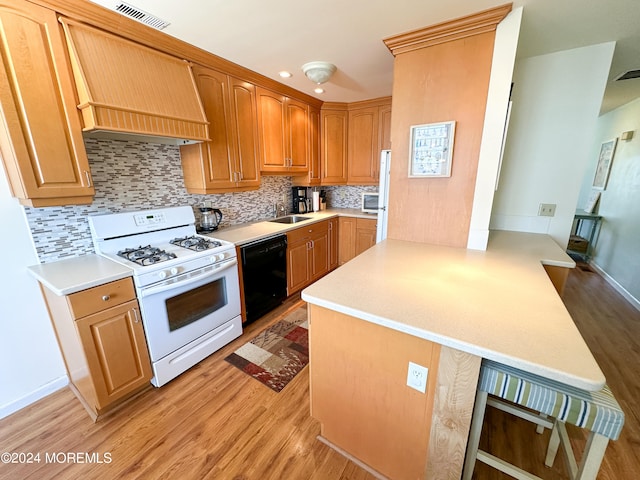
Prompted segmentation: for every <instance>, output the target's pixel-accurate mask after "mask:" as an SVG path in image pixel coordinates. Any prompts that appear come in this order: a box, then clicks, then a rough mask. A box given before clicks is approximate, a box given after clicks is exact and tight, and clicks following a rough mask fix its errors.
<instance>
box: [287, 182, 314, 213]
mask: <svg viewBox="0 0 640 480" xmlns="http://www.w3.org/2000/svg"><path fill="white" fill-rule="evenodd" d="M292 190H293V209H292V210H291V211H292V212H293V213H307V212H308V211H309V210H310V208H309V199H308V197H307V187H293V188H292Z"/></svg>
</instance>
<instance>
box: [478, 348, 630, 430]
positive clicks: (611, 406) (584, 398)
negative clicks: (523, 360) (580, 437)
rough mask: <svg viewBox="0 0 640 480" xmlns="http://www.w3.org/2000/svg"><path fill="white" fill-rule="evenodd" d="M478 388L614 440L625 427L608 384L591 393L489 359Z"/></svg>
mask: <svg viewBox="0 0 640 480" xmlns="http://www.w3.org/2000/svg"><path fill="white" fill-rule="evenodd" d="M478 389H479V390H481V391H484V392H487V393H489V394H491V395H494V396H496V397H500V398H504V399H505V400H509V401H511V402H514V403H517V404H518V405H522V406H525V407H527V408H530V409H532V410H535V411H537V412H540V413H544V414H546V415H549V416H551V417H554V418H557V419H558V420H560V421H562V422H565V423H571V424H573V425H577V426H579V427H582V428H585V429H588V430H591V431H593V432H595V433H599V434H600V435H603V436H605V437H607V438H610V439H611V440H617V439H618V437H619V436H620V431H621V430H622V425H623V424H624V412H623V411H622V410H621V409H620V405H618V402H617V401H616V399H615V398H614V396H613V394H612V393H611V390H609V387H608V386H606V385H605V387H604V388H603V389H602V390H600V391H598V392H588V391H585V390H580V389H579V388H574V387H571V386H569V385H565V384H563V383H560V382H556V381H553V380H549V379H547V378H543V377H539V376H537V375H533V374H531V373H527V372H524V371H522V370H518V369H516V368H513V367H508V366H506V365H502V364H500V363H496V362H493V361H490V360H486V359H485V360H483V361H482V368H481V369H480V381H479V386H478Z"/></svg>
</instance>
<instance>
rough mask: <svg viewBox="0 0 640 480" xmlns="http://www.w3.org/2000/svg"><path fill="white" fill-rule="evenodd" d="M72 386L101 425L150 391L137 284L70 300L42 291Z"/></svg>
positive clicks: (118, 284)
mask: <svg viewBox="0 0 640 480" xmlns="http://www.w3.org/2000/svg"><path fill="white" fill-rule="evenodd" d="M42 292H43V295H44V298H45V300H46V303H47V306H48V309H49V313H50V315H51V320H52V322H53V326H54V329H55V332H56V337H57V338H58V343H59V345H60V348H61V350H62V354H63V357H64V361H65V366H66V368H67V374H68V376H69V381H70V387H71V389H72V390H73V392H74V393H75V394H76V396H77V397H78V398H79V399H80V401H81V402H82V404H83V405H84V407H85V408H86V410H87V411H88V413H89V415H90V416H91V417H92V418H93V419H94V420H96V419H97V418H98V417H99V416H100V415H102V414H103V413H105V412H107V411H109V410H111V409H112V408H114V407H115V406H117V405H118V404H120V403H121V402H123V401H124V400H126V399H127V398H129V397H131V396H133V395H134V394H136V393H138V392H139V391H141V390H143V389H144V388H145V387H150V385H151V384H150V380H151V377H152V376H153V375H152V371H151V363H150V360H149V353H148V351H147V344H146V340H145V336H144V330H143V327H142V322H141V319H140V309H139V307H138V302H137V300H136V296H135V290H134V286H133V281H132V280H131V278H129V277H127V278H124V279H122V280H117V281H114V282H109V283H106V284H103V285H99V286H96V287H92V288H88V289H86V290H81V291H79V292H76V293H72V294H69V295H57V294H55V293H54V292H52V291H51V290H49V289H48V288H47V287H44V286H42Z"/></svg>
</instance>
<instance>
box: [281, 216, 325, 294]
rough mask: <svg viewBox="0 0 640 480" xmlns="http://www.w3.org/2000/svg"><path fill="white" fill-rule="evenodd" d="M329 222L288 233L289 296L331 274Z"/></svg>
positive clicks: (318, 223)
mask: <svg viewBox="0 0 640 480" xmlns="http://www.w3.org/2000/svg"><path fill="white" fill-rule="evenodd" d="M329 251H330V242H329V221H328V220H324V221H322V222H317V223H312V224H311V225H308V226H305V227H301V228H296V229H295V230H291V231H289V232H287V294H288V295H291V294H293V293H295V292H297V291H298V290H301V289H302V288H304V287H306V286H307V285H309V284H310V283H312V282H314V281H315V280H317V279H318V278H320V277H322V276H323V275H325V274H326V273H327V272H329Z"/></svg>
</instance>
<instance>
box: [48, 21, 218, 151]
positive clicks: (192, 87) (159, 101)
mask: <svg viewBox="0 0 640 480" xmlns="http://www.w3.org/2000/svg"><path fill="white" fill-rule="evenodd" d="M60 22H61V23H62V25H63V28H64V32H65V36H66V40H67V45H68V47H69V55H70V58H71V66H72V70H73V76H74V78H75V83H76V88H77V91H78V97H79V101H80V104H79V105H78V108H79V109H80V111H81V113H82V118H83V121H84V128H83V131H84V132H85V135H87V136H90V137H106V138H124V139H135V140H143V141H153V142H160V143H174V144H180V145H182V144H185V143H193V142H202V141H206V140H209V137H208V122H207V118H206V116H205V113H204V109H203V107H202V102H201V101H200V97H199V95H198V91H197V88H196V84H195V81H194V78H193V74H192V72H191V66H190V65H189V63H188V62H186V61H184V60H181V59H179V58H176V57H172V56H170V55H167V54H164V53H162V52H159V51H156V50H153V49H151V48H149V47H146V46H143V45H140V44H137V43H134V42H132V41H130V40H126V39H124V38H121V37H118V36H116V35H112V34H109V33H106V32H104V31H102V30H99V29H97V28H93V27H90V26H87V25H85V24H82V23H79V22H75V21H73V20H70V19H67V18H60Z"/></svg>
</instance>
